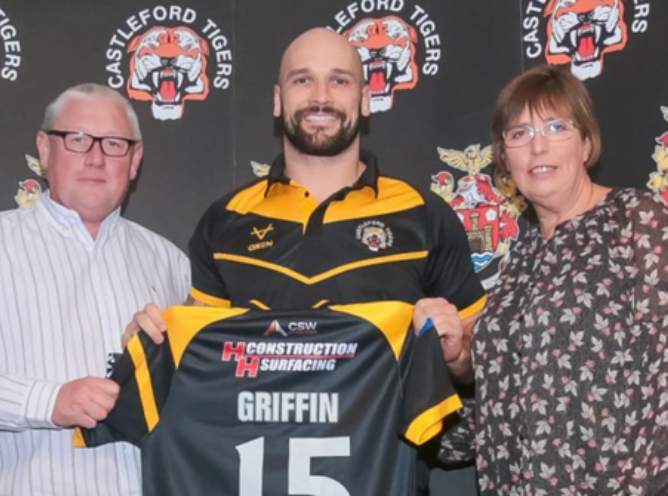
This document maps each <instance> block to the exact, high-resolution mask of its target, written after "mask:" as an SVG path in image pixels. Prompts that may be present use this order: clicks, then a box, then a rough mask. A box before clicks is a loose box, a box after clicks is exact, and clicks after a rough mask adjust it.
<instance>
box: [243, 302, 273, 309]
mask: <svg viewBox="0 0 668 496" xmlns="http://www.w3.org/2000/svg"><path fill="white" fill-rule="evenodd" d="M248 303H250V304H251V305H254V306H256V307H257V308H259V309H260V310H271V308H270V307H269V306H267V305H265V304H264V303H262V302H261V301H260V300H249V301H248Z"/></svg>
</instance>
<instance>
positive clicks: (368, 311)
mask: <svg viewBox="0 0 668 496" xmlns="http://www.w3.org/2000/svg"><path fill="white" fill-rule="evenodd" d="M393 307H394V308H393ZM330 308H331V309H332V310H336V311H337V312H341V313H347V314H350V315H354V316H356V317H359V318H361V319H364V320H366V321H368V322H371V323H372V324H373V325H374V326H376V327H377V328H378V329H380V331H381V332H382V333H383V334H384V335H385V338H386V339H387V341H388V342H389V344H390V347H391V348H392V351H393V352H394V358H395V360H399V356H400V355H401V350H403V347H404V343H405V341H406V337H407V335H408V332H409V329H410V326H411V322H413V305H409V304H408V303H404V302H403V301H381V302H377V303H375V302H374V303H358V304H355V305H333V306H332V307H330Z"/></svg>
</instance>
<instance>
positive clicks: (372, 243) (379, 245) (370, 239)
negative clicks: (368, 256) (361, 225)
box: [362, 226, 387, 251]
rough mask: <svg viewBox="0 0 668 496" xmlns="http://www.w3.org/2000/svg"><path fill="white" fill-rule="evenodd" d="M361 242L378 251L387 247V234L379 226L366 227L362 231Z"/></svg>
mask: <svg viewBox="0 0 668 496" xmlns="http://www.w3.org/2000/svg"><path fill="white" fill-rule="evenodd" d="M362 243H364V244H365V245H367V246H368V247H369V250H371V251H379V250H382V249H384V248H387V235H386V234H385V231H383V230H382V229H381V228H380V227H376V226H371V227H367V228H366V229H364V232H363V233H362Z"/></svg>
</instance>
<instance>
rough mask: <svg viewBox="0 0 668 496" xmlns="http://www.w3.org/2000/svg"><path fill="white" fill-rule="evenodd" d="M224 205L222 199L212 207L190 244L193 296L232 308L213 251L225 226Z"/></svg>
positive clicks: (209, 302)
mask: <svg viewBox="0 0 668 496" xmlns="http://www.w3.org/2000/svg"><path fill="white" fill-rule="evenodd" d="M225 204H226V200H225V199H222V200H219V201H218V202H216V203H214V204H213V205H211V207H209V209H208V210H207V211H206V213H205V214H204V216H202V218H201V219H200V221H199V223H198V224H197V227H196V229H195V232H194V233H193V235H192V237H191V238H190V242H189V244H188V249H189V252H190V266H191V269H192V288H191V290H190V296H191V297H193V298H194V299H195V300H198V301H201V302H203V303H207V304H209V305H212V306H217V307H229V306H230V301H229V294H228V291H227V288H226V286H225V281H224V280H223V276H222V274H220V271H219V270H218V267H217V266H216V261H215V250H214V246H215V245H214V243H215V240H216V235H217V232H218V231H219V229H221V228H222V224H223V220H222V219H221V215H222V214H221V212H224V211H225Z"/></svg>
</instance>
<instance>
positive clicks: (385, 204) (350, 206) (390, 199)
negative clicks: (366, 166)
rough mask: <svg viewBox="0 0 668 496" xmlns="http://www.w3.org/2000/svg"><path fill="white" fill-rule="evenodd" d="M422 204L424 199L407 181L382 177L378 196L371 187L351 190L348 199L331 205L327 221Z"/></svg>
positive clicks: (356, 217) (403, 208)
mask: <svg viewBox="0 0 668 496" xmlns="http://www.w3.org/2000/svg"><path fill="white" fill-rule="evenodd" d="M421 205H424V199H423V198H422V196H420V194H419V193H418V192H417V191H416V190H415V189H413V188H412V187H411V186H409V185H408V184H407V183H405V182H403V181H399V180H398V179H390V178H387V177H381V178H380V179H379V180H378V198H376V194H375V192H374V191H373V190H372V189H371V188H363V189H361V190H356V191H351V192H350V193H348V196H347V197H346V201H344V202H336V203H333V204H332V205H330V207H329V208H328V209H327V213H326V214H325V222H338V221H344V220H350V219H358V218H363V217H371V216H375V215H386V214H392V213H395V212H402V211H404V210H410V209H411V208H415V207H419V206H421Z"/></svg>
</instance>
